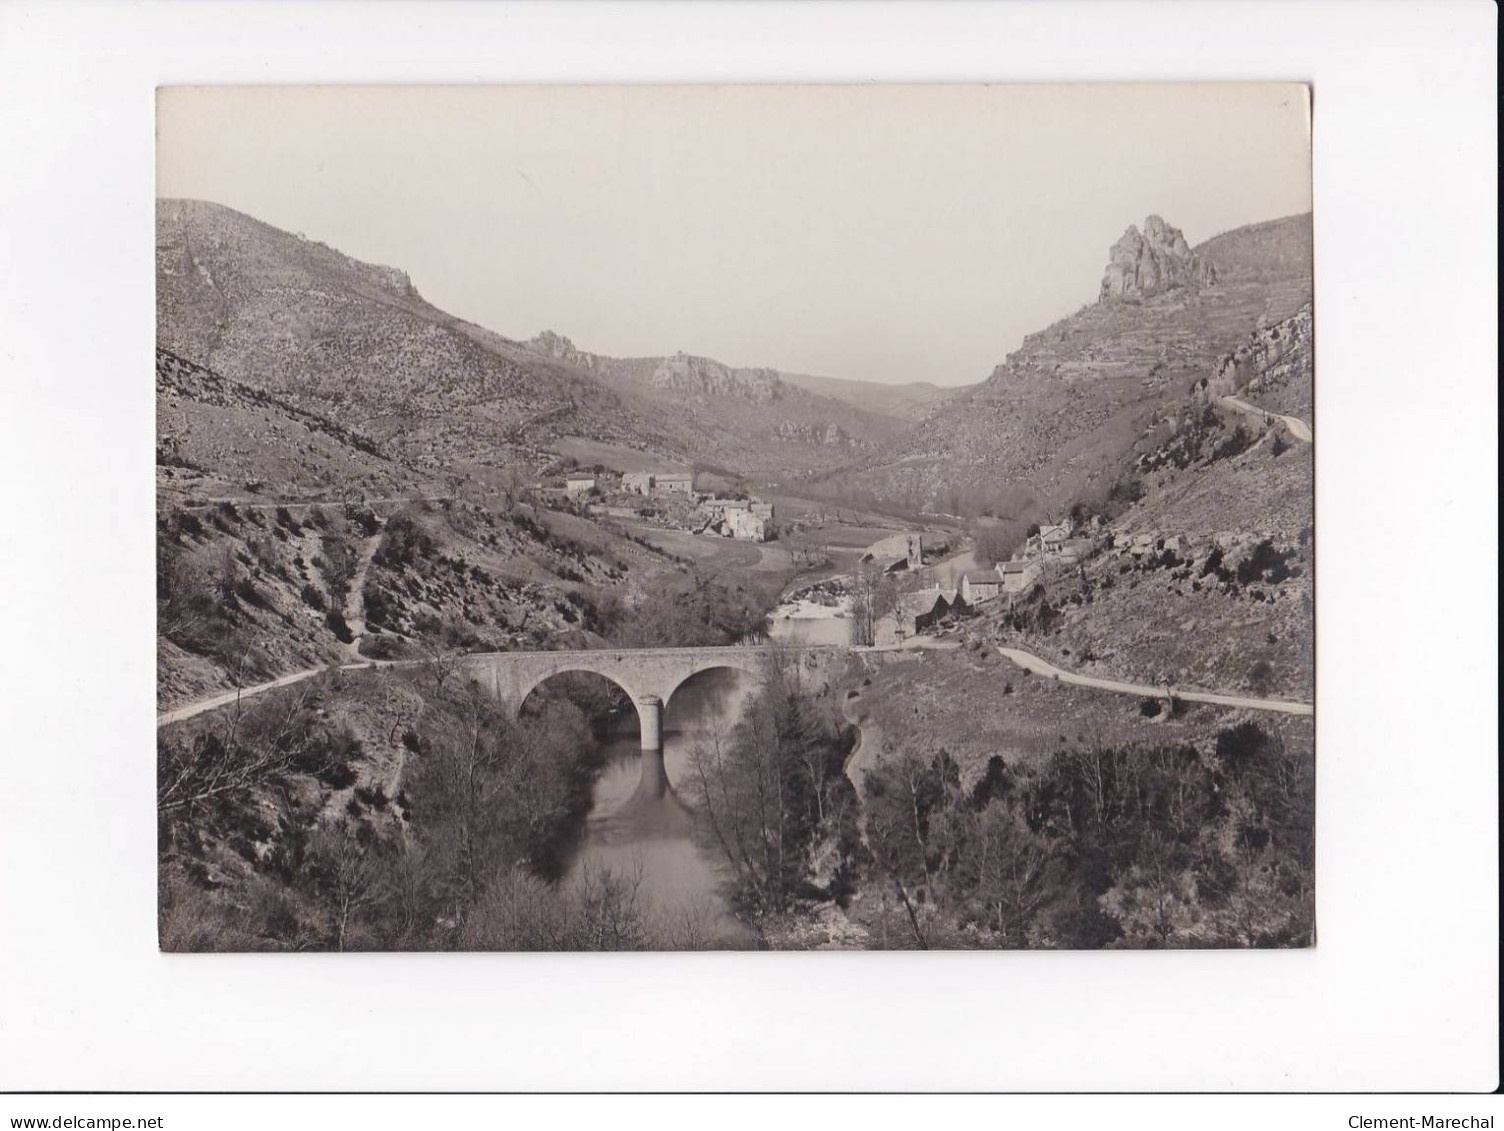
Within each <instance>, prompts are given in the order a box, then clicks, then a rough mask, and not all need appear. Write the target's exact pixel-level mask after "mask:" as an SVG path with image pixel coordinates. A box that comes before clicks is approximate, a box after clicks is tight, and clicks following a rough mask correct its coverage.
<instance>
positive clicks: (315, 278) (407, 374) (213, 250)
mask: <svg viewBox="0 0 1504 1131" xmlns="http://www.w3.org/2000/svg"><path fill="white" fill-rule="evenodd" d="M157 295H158V301H157V316H158V323H157V339H158V345H159V346H160V347H162V348H163V349H165V350H167V351H169V352H170V353H172V354H173V355H174V356H176V357H178V358H181V359H182V360H184V361H185V362H188V363H192V364H197V365H201V366H204V367H206V368H207V369H209V370H212V371H213V372H214V373H216V374H217V375H218V376H220V377H221V378H224V379H227V380H230V381H234V382H238V383H240V384H242V385H244V386H247V387H250V388H255V389H260V390H262V391H264V392H266V393H268V394H271V395H274V396H275V397H277V398H278V400H279V401H280V402H281V403H282V404H284V405H286V406H287V407H289V408H292V409H297V410H303V411H307V412H310V413H314V414H316V415H318V416H321V417H323V418H325V419H328V420H331V421H338V422H339V424H340V425H341V426H343V427H347V428H349V429H351V430H353V431H356V432H359V433H360V434H362V435H364V436H366V437H369V438H370V439H371V440H372V441H373V442H375V443H377V444H379V445H381V447H382V449H383V451H384V452H386V453H387V454H388V455H390V456H391V457H392V458H394V459H399V460H401V461H403V462H405V463H408V464H410V465H412V466H414V467H417V468H421V469H427V470H429V471H432V472H441V471H443V470H445V469H448V468H451V467H453V466H455V465H456V464H473V463H474V462H476V461H478V460H485V459H492V458H496V457H497V456H498V455H499V454H500V453H502V452H503V451H505V450H506V449H507V448H509V447H515V448H523V449H529V450H536V449H538V448H542V447H547V446H548V445H549V444H550V443H551V442H552V441H553V440H554V439H556V438H557V437H558V436H561V435H573V436H581V437H586V438H589V439H592V440H598V441H602V442H606V443H616V444H624V445H630V446H634V447H638V448H644V447H646V448H648V449H650V450H653V451H656V452H660V453H662V454H663V455H664V456H665V457H666V458H670V459H677V460H681V461H685V462H700V461H705V462H710V463H714V464H716V465H717V466H722V467H727V468H732V469H735V470H738V471H746V470H757V469H767V468H775V469H782V468H796V469H815V468H818V469H831V468H837V467H843V466H848V465H851V464H853V463H857V462H862V461H864V460H866V459H869V458H870V457H871V455H872V454H873V453H875V452H877V451H879V450H880V449H881V448H882V447H883V446H885V445H887V444H889V443H891V441H892V440H893V439H894V438H895V437H896V436H897V435H898V433H899V432H900V431H901V430H902V428H903V422H902V421H900V420H898V419H897V418H893V417H887V416H883V415H881V414H878V413H870V412H864V411H863V410H861V409H858V408H856V407H854V406H852V405H851V404H849V403H846V402H844V401H840V400H834V399H831V398H827V397H822V396H818V395H816V394H813V393H810V392H808V391H806V390H803V389H800V388H797V387H795V386H793V385H786V384H784V383H783V382H782V381H781V380H779V378H778V375H777V374H776V373H773V371H771V370H736V369H731V368H729V367H726V366H722V365H720V364H719V363H718V362H714V361H711V360H709V359H705V358H689V357H685V356H682V355H681V356H679V357H676V358H658V359H651V364H648V363H647V362H639V361H632V360H627V361H617V360H616V359H600V363H599V364H596V363H592V362H591V360H590V358H591V356H592V355H586V354H583V353H580V352H579V351H574V350H573V347H572V346H569V347H568V348H567V349H551V348H538V346H537V343H534V344H532V345H529V344H524V343H522V342H517V341H514V340H512V339H510V338H507V337H505V336H503V335H501V334H498V333H496V332H495V331H493V330H489V329H487V328H485V327H482V326H478V325H476V324H474V323H472V322H468V321H465V320H464V319H461V318H456V317H455V316H453V315H451V314H448V313H447V312H445V311H442V310H440V309H438V308H437V307H435V306H433V305H432V304H430V303H429V302H427V301H426V300H425V299H424V298H423V297H422V295H420V294H419V293H418V291H417V290H416V288H415V287H414V286H413V285H412V282H411V280H410V279H409V278H408V276H407V275H406V274H405V273H404V272H403V271H401V270H400V269H398V268H394V267H385V266H379V265H375V264H370V263H363V262H361V261H360V260H356V259H352V258H350V257H349V256H347V255H344V254H342V253H341V252H339V251H337V250H335V249H333V248H331V247H328V246H326V245H324V244H322V243H319V242H317V241H314V240H309V239H305V238H303V237H302V236H299V235H295V234H292V233H289V232H285V231H282V230H280V229H278V228H275V227H272V226H271V225H269V224H265V223H263V222H261V221H259V220H256V219H254V218H253V217H250V216H247V215H245V214H244V213H240V212H236V211H235V210H233V209H230V208H226V207H224V206H222V205H218V204H212V203H208V202H205V201H193V200H162V201H158V203H157ZM562 341H563V342H564V344H565V345H566V346H568V343H567V339H562Z"/></svg>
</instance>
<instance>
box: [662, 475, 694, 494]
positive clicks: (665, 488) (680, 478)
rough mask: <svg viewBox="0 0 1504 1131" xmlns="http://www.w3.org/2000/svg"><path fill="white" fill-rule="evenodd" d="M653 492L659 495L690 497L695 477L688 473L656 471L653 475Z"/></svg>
mask: <svg viewBox="0 0 1504 1131" xmlns="http://www.w3.org/2000/svg"><path fill="white" fill-rule="evenodd" d="M652 489H653V491H654V492H656V493H657V494H660V495H692V494H694V489H695V477H694V473H693V472H689V471H656V472H654V473H653V486H652Z"/></svg>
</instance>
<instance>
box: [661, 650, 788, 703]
mask: <svg viewBox="0 0 1504 1131" xmlns="http://www.w3.org/2000/svg"><path fill="white" fill-rule="evenodd" d="M712 672H734V673H735V674H736V675H738V676H740V677H741V679H742V680H743V681H745V685H746V687H747V688H748V689H751V688H755V687H757V686H759V685H760V684H761V683H762V680H763V676H764V672H763V670H762V668H761V666H760V665H758V664H756V663H752V662H748V661H743V660H726V661H715V662H712V663H708V664H705V665H704V666H703V667H701V666H698V665H697V666H696V667H695V668H694V670H693V671H690V672H687V673H685V674H684V675H683V676H682V677H681V678H678V679H675V680H673V681H672V683H671V685H670V686H668V687H666V688H665V689H664V690H665V691H666V692H667V694H666V695H664V696H663V712H664V714H665V715H667V714H668V712H669V710H670V708H672V707H673V704H674V696H676V695H677V694H678V693H679V692H680V691H681V690H682V689H683V688H684V687H686V686H688V685H689V684H691V683H693V682H694V681H695V680H697V679H699V678H700V677H701V676H706V675H710V674H711V673H712Z"/></svg>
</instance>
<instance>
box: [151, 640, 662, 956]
mask: <svg viewBox="0 0 1504 1131" xmlns="http://www.w3.org/2000/svg"><path fill="white" fill-rule="evenodd" d="M433 674H434V673H432V672H430V671H426V670H423V669H415V670H412V671H410V672H407V673H383V674H382V675H381V676H380V677H377V676H374V675H371V674H369V673H367V674H365V675H364V676H362V677H352V676H345V677H343V678H338V679H335V678H330V677H326V678H323V679H320V680H317V681H310V682H309V683H307V684H305V685H302V687H301V688H300V689H299V690H298V691H297V692H296V693H289V694H284V695H280V696H277V697H275V698H273V697H267V698H266V699H263V700H260V701H257V702H256V704H255V705H254V706H248V707H247V709H245V710H244V711H240V710H236V711H233V712H231V713H229V714H227V715H224V716H223V717H216V718H214V719H213V720H212V721H211V722H208V723H204V724H202V725H198V726H192V725H187V726H183V727H181V728H172V729H169V730H168V731H166V732H164V733H163V734H162V735H161V736H160V739H159V746H158V756H159V788H158V814H159V835H160V842H161V843H160V848H161V859H162V870H161V884H162V890H161V906H160V924H161V944H162V946H163V948H164V949H167V950H226V949H248V950H358V949H455V948H485V949H492V948H498V947H502V948H507V949H560V948H566V949H576V948H597V947H610V948H624V947H631V946H646V945H650V944H658V945H662V944H666V943H670V944H671V943H674V942H675V940H674V939H672V938H670V937H667V936H665V935H663V934H662V933H661V932H662V931H665V930H670V929H672V924H663V923H660V922H658V921H657V920H655V919H654V917H653V914H652V908H651V907H650V906H648V905H647V904H646V903H645V902H644V901H643V900H641V899H640V898H638V897H637V895H636V892H635V884H634V881H633V878H632V877H630V876H621V875H616V874H611V873H589V872H588V870H587V874H586V875H584V876H582V877H581V879H580V882H578V883H571V884H562V885H561V884H558V883H554V882H552V881H551V879H550V871H551V869H552V868H553V867H554V860H555V857H556V855H557V852H558V851H559V844H560V840H561V838H566V837H568V836H570V835H572V834H573V829H574V827H575V825H576V824H577V822H578V821H579V819H580V818H581V816H582V814H583V813H584V811H585V809H586V808H587V807H588V802H589V790H590V785H591V782H592V780H593V777H594V774H595V773H596V772H597V770H598V769H599V761H598V759H599V746H598V744H597V741H596V738H595V734H594V732H593V731H592V728H591V725H590V719H589V717H588V716H587V714H586V712H585V711H584V710H582V709H581V707H580V706H578V705H577V704H576V703H575V702H574V701H573V699H572V697H571V693H570V689H569V688H568V687H567V685H566V686H565V690H564V692H562V693H561V692H559V691H558V690H557V689H555V690H553V691H552V694H551V695H546V694H544V693H540V695H539V696H538V697H536V698H538V699H540V700H541V699H543V698H547V699H548V702H547V703H546V705H545V707H544V709H542V710H540V711H538V712H537V713H530V714H528V715H525V716H524V717H523V718H522V719H521V720H513V719H512V718H510V717H509V715H508V714H507V713H506V712H505V711H504V710H503V709H502V708H501V707H500V706H499V705H498V704H497V703H496V702H495V701H493V700H492V699H491V698H490V697H488V696H487V695H485V694H484V693H483V692H482V691H480V689H478V688H476V687H474V686H473V685H469V684H464V683H461V682H460V681H457V680H451V681H439V680H436V679H434V678H433ZM587 705H589V701H588V699H587Z"/></svg>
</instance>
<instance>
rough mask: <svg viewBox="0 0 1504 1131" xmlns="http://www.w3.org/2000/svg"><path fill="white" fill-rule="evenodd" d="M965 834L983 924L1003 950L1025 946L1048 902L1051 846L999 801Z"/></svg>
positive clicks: (977, 819)
mask: <svg viewBox="0 0 1504 1131" xmlns="http://www.w3.org/2000/svg"><path fill="white" fill-rule="evenodd" d="M969 832H970V836H969V837H968V838H967V841H966V844H965V847H964V854H965V859H964V865H965V867H966V868H967V871H968V879H969V880H970V881H971V884H972V887H971V891H972V895H973V898H974V899H975V901H976V902H977V904H978V905H979V906H980V908H981V910H982V919H983V921H984V922H985V924H986V925H987V927H988V928H989V929H991V930H992V931H995V932H996V933H997V935H998V937H999V939H1000V940H1001V942H1002V945H1004V946H1012V947H1022V946H1026V945H1028V941H1029V934H1030V929H1031V928H1032V926H1033V924H1034V919H1035V916H1036V915H1037V914H1038V912H1039V911H1040V909H1041V908H1042V907H1043V906H1044V904H1045V902H1046V900H1047V898H1048V890H1047V888H1046V883H1045V880H1046V875H1047V871H1048V868H1049V866H1050V862H1051V859H1052V855H1053V854H1052V851H1051V847H1050V844H1049V842H1048V841H1046V840H1045V839H1044V838H1042V837H1040V836H1038V835H1037V834H1035V833H1034V832H1032V831H1031V830H1030V829H1029V827H1028V825H1027V824H1026V823H1025V821H1024V820H1023V818H1022V816H1021V815H1020V814H1019V813H1017V812H1016V811H1015V810H1014V809H1013V808H1012V807H1011V806H1009V805H1008V804H1007V803H1006V802H1003V801H1001V800H999V801H994V802H992V803H991V804H988V805H987V806H986V807H985V808H983V810H982V811H981V813H980V815H979V816H978V817H977V818H976V820H975V822H974V824H973V825H972V827H971V829H970V830H969Z"/></svg>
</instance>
